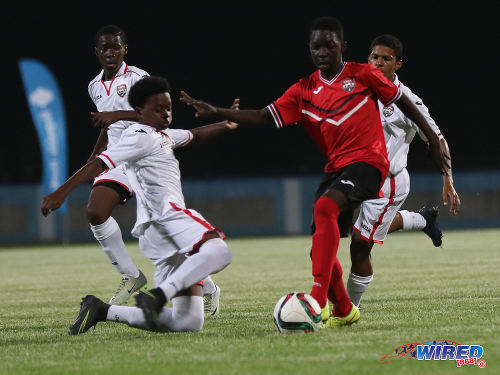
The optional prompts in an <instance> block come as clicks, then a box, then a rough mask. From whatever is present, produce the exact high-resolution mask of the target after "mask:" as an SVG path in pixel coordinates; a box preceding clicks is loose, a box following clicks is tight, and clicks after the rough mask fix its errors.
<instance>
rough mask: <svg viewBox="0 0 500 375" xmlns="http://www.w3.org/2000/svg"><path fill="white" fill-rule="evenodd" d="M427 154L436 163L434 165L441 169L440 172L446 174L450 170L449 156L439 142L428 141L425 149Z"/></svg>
mask: <svg viewBox="0 0 500 375" xmlns="http://www.w3.org/2000/svg"><path fill="white" fill-rule="evenodd" d="M427 155H428V156H429V157H430V158H431V160H432V161H433V162H434V163H435V164H436V166H437V167H438V168H439V170H440V171H441V174H443V175H445V176H448V172H447V171H449V170H450V166H451V165H450V161H451V158H450V156H449V155H448V154H447V153H446V152H445V151H444V150H443V148H442V147H441V144H440V143H439V142H438V143H429V147H428V149H427Z"/></svg>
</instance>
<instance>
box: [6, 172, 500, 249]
mask: <svg viewBox="0 0 500 375" xmlns="http://www.w3.org/2000/svg"><path fill="white" fill-rule="evenodd" d="M320 178H321V176H306V177H289V178H247V179H216V180H185V181H183V190H184V196H185V198H186V203H187V206H188V207H189V208H194V209H196V210H197V211H199V212H201V213H202V214H203V215H204V216H205V218H206V219H207V220H209V221H210V222H211V223H212V224H214V225H215V226H218V227H221V228H222V229H223V230H224V232H225V233H226V234H227V235H228V236H258V235H283V234H309V233H310V222H311V213H312V207H313V196H314V193H315V191H316V187H317V185H318V182H319V180H320ZM454 179H455V187H456V189H457V191H458V192H459V194H460V196H461V199H462V210H461V212H460V214H459V215H456V216H455V215H452V214H451V213H450V212H448V208H447V207H444V206H443V205H442V198H441V188H442V178H441V176H440V175H438V174H437V173H428V174H427V173H423V174H418V173H414V174H411V184H412V186H411V193H410V196H409V197H408V199H407V201H406V202H405V204H404V206H403V208H406V209H408V210H418V209H419V208H420V207H422V206H423V205H425V204H427V203H432V204H434V205H437V206H439V207H440V216H439V221H440V225H441V227H442V228H443V229H454V228H482V227H500V171H481V172H473V171H461V172H456V173H455V175H454ZM90 187H91V186H90V184H88V185H84V186H81V187H79V188H78V189H76V190H75V191H74V192H73V193H72V194H71V195H70V198H69V201H68V203H69V205H68V208H69V209H68V214H67V216H65V217H63V216H61V215H60V214H58V213H57V211H56V212H55V214H52V215H50V216H49V218H44V217H43V216H42V215H41V214H40V209H39V206H40V202H41V199H42V197H41V193H40V187H39V186H34V185H19V186H13V185H8V186H5V185H3V186H0V220H1V226H0V245H7V244H21V243H48V242H61V241H62V242H86V241H94V239H93V236H92V234H91V232H90V229H89V227H88V223H87V220H86V217H85V205H86V203H87V199H88V195H89V192H90ZM113 216H114V217H115V218H116V220H117V221H118V222H119V223H120V227H121V228H122V233H123V235H124V237H125V238H126V239H132V236H131V235H130V229H131V228H132V226H133V223H134V221H135V200H131V201H130V202H129V203H127V204H126V205H124V206H120V207H118V208H117V209H116V210H115V212H114V213H113Z"/></svg>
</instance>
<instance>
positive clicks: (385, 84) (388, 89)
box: [358, 64, 403, 106]
mask: <svg viewBox="0 0 500 375" xmlns="http://www.w3.org/2000/svg"><path fill="white" fill-rule="evenodd" d="M363 65H364V66H363V69H361V70H360V74H359V77H358V79H359V80H360V81H361V82H362V83H363V84H364V85H366V86H368V87H369V88H370V90H371V91H372V92H373V93H374V94H375V96H376V97H377V99H378V100H380V101H381V102H382V104H384V106H388V105H391V104H392V103H394V102H395V101H397V100H399V98H401V95H402V94H403V92H402V91H401V90H400V88H399V87H398V86H396V85H395V84H394V83H392V82H391V81H389V79H388V78H387V77H385V76H384V74H383V73H382V72H381V71H380V70H379V69H377V68H375V67H374V66H373V65H371V64H363Z"/></svg>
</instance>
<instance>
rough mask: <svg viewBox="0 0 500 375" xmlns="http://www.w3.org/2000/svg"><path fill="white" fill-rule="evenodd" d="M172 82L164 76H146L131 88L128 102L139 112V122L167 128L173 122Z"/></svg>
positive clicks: (158, 127)
mask: <svg viewBox="0 0 500 375" xmlns="http://www.w3.org/2000/svg"><path fill="white" fill-rule="evenodd" d="M170 90H171V89H170V83H169V82H168V80H167V79H166V78H163V77H155V76H151V77H144V78H142V79H140V80H139V81H137V82H136V83H135V84H134V85H133V86H132V87H131V89H130V92H129V94H128V102H129V103H130V105H131V106H132V108H134V109H135V111H136V112H137V116H138V117H139V122H140V123H142V124H144V125H149V126H152V127H154V128H156V129H166V128H168V126H169V125H170V123H171V122H172V100H171V99H170Z"/></svg>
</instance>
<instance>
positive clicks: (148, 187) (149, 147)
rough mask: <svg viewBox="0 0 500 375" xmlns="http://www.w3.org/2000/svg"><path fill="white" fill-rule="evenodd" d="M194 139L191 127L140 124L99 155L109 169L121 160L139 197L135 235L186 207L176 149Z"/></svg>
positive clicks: (130, 128)
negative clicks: (160, 129)
mask: <svg viewBox="0 0 500 375" xmlns="http://www.w3.org/2000/svg"><path fill="white" fill-rule="evenodd" d="M192 139H193V133H191V132H190V131H189V130H181V129H165V130H162V131H157V130H156V129H155V128H153V127H151V126H147V125H143V124H139V123H135V124H133V125H131V126H129V127H128V128H127V129H126V130H124V131H123V132H122V136H121V138H120V140H119V141H118V142H117V143H116V144H114V145H113V146H111V147H110V148H109V149H108V150H106V151H104V152H103V153H102V154H100V155H99V158H100V159H101V160H102V161H104V163H105V164H106V165H107V166H108V167H109V168H110V169H112V168H115V167H117V166H119V165H120V164H122V163H125V164H124V167H125V170H126V172H127V176H128V179H129V182H130V184H131V185H132V189H133V190H134V192H135V194H136V198H137V222H136V224H135V226H134V228H133V229H132V235H134V236H135V237H139V236H140V235H142V234H143V233H144V230H145V229H146V228H147V227H148V226H149V225H150V223H151V222H155V221H156V222H161V221H162V220H165V219H166V218H168V216H169V215H171V213H172V212H173V211H179V210H184V209H185V203H184V196H183V194H182V187H181V173H180V170H179V162H178V161H177V159H176V157H175V155H174V152H173V150H174V148H177V147H182V146H185V145H187V144H188V143H189V142H190V141H191V140H192Z"/></svg>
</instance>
